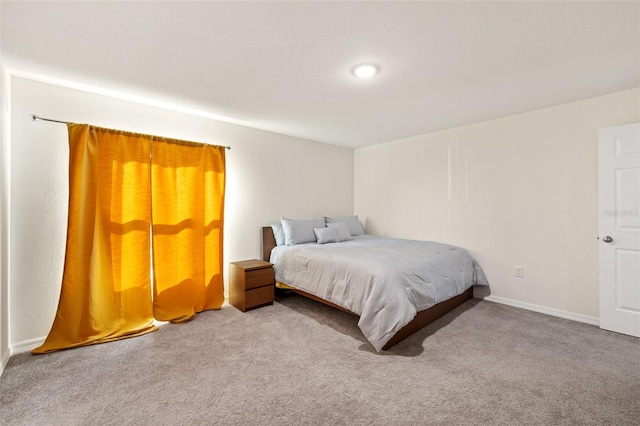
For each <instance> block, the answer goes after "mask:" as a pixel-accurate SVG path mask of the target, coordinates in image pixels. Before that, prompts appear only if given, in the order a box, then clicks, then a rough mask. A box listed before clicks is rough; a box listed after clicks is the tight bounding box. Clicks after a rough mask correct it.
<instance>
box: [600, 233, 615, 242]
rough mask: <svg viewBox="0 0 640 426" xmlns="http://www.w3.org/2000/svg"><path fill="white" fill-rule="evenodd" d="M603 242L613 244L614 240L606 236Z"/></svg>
mask: <svg viewBox="0 0 640 426" xmlns="http://www.w3.org/2000/svg"><path fill="white" fill-rule="evenodd" d="M602 241H604V242H605V243H612V242H613V238H611V237H610V236H608V235H607V236H605V237H604V238H603V239H602Z"/></svg>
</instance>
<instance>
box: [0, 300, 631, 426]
mask: <svg viewBox="0 0 640 426" xmlns="http://www.w3.org/2000/svg"><path fill="white" fill-rule="evenodd" d="M0 424H2V425H195V424H198V425H217V424H220V425H254V424H255V425H290V424H300V425H304V424H308V425H316V424H317V425H322V424H327V425H328V424H335V425H402V424H412V425H415V424H423V425H605V424H611V425H638V424H640V339H635V338H632V337H628V336H623V335H619V334H615V333H611V332H606V331H602V330H599V329H598V328H597V327H593V326H589V325H585V324H581V323H577V322H572V321H568V320H563V319H559V318H554V317H549V316H545V315H542V314H537V313H533V312H529V311H525V310H520V309H517V308H512V307H508V306H503V305H498V304H494V303H490V302H485V301H478V300H472V301H469V302H467V303H465V304H464V305H462V306H461V307H459V308H458V309H456V310H455V311H453V312H451V313H450V314H448V315H446V316H445V317H443V318H441V319H440V320H438V321H437V322H435V323H434V324H432V325H430V326H429V327H427V328H425V329H423V330H422V331H421V332H419V333H418V334H415V335H413V336H412V337H410V338H409V339H407V340H405V341H404V342H402V343H400V344H399V345H397V346H395V347H394V348H392V349H391V350H390V351H388V352H385V353H376V352H374V351H373V349H372V348H371V346H370V345H369V344H368V343H367V342H366V341H365V339H364V338H363V337H362V335H361V333H360V331H359V329H358V328H357V317H355V316H352V315H349V314H346V313H343V312H340V311H337V310H334V309H331V308H328V307H326V306H323V305H320V304H318V303H316V302H313V301H310V300H307V299H303V298H301V297H299V296H296V295H285V296H282V295H281V296H280V297H279V298H278V300H277V302H276V303H275V304H274V305H273V306H268V307H264V308H260V309H257V310H254V311H250V312H247V313H244V314H243V313H241V312H240V311H238V310H236V309H235V308H233V307H231V306H228V305H225V306H224V307H223V309H222V310H221V311H213V312H206V313H202V314H200V315H199V316H198V317H197V318H196V319H195V320H194V321H191V322H189V323H186V324H180V325H166V326H163V327H162V328H161V329H160V330H159V331H156V332H154V333H151V334H148V335H145V336H142V337H138V338H134V339H129V340H123V341H119V342H114V343H107V344H103V345H97V346H90V347H85V348H79V349H73V350H68V351H62V352H58V353H53V354H47V355H39V356H33V355H30V354H19V355H16V356H14V357H12V358H11V360H10V362H9V365H8V367H7V369H6V371H5V372H4V375H3V376H2V378H0Z"/></svg>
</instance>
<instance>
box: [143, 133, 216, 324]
mask: <svg viewBox="0 0 640 426" xmlns="http://www.w3.org/2000/svg"><path fill="white" fill-rule="evenodd" d="M151 162H152V167H151V188H152V197H151V200H152V201H151V204H152V223H153V231H152V235H153V237H152V238H153V273H154V300H153V312H154V316H155V318H156V319H158V320H163V321H172V322H183V321H188V320H190V319H192V318H193V317H194V316H195V315H196V314H197V313H198V312H202V311H204V310H208V309H220V307H221V306H222V303H223V302H224V284H223V280H222V243H223V239H222V230H223V217H224V191H225V150H224V147H217V146H212V145H206V144H198V143H192V142H184V141H175V140H167V139H165V140H162V141H154V143H153V147H152V154H151Z"/></svg>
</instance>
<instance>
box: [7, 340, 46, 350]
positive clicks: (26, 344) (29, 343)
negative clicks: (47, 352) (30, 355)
mask: <svg viewBox="0 0 640 426" xmlns="http://www.w3.org/2000/svg"><path fill="white" fill-rule="evenodd" d="M44 339H46V337H38V338H36V339H31V340H24V341H22V342H18V343H14V344H13V345H11V353H12V354H19V353H22V352H29V351H31V350H33V349H35V348H37V347H38V346H40V345H42V344H43V343H44Z"/></svg>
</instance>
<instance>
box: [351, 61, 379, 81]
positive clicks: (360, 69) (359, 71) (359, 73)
mask: <svg viewBox="0 0 640 426" xmlns="http://www.w3.org/2000/svg"><path fill="white" fill-rule="evenodd" d="M379 70H380V68H379V67H378V66H377V65H376V64H360V65H356V66H355V67H353V69H352V70H351V72H352V73H353V75H355V76H356V77H358V78H370V77H373V76H374V75H376V74H378V71H379Z"/></svg>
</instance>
